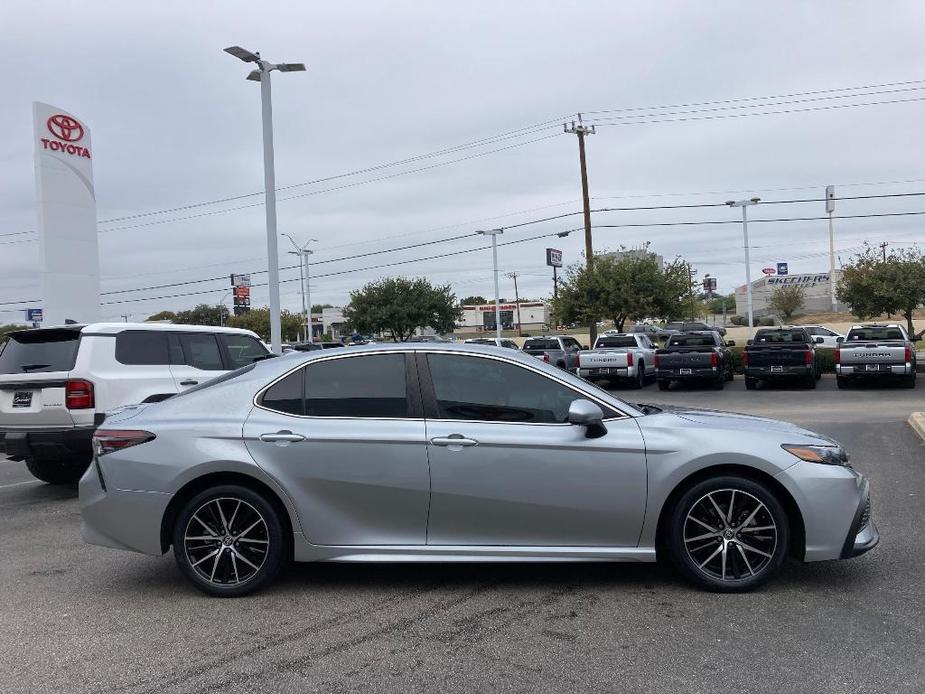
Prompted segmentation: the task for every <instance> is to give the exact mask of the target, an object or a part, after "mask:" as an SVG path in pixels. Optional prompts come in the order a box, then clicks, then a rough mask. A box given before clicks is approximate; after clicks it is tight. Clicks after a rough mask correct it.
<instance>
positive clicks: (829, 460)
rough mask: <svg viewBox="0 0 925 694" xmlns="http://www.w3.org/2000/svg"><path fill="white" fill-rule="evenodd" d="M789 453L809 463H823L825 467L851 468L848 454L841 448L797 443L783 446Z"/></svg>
mask: <svg viewBox="0 0 925 694" xmlns="http://www.w3.org/2000/svg"><path fill="white" fill-rule="evenodd" d="M781 448H783V449H784V450H785V451H787V452H788V453H792V454H793V455H795V456H796V457H797V458H799V459H800V460H805V461H806V462H807V463H823V464H824V465H844V466H845V467H851V464H850V463H849V462H848V454H847V453H846V452H845V449H844V448H842V447H841V446H812V445H810V446H807V445H803V444H796V443H784V444H781Z"/></svg>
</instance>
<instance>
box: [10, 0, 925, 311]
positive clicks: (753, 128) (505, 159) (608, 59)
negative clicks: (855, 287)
mask: <svg viewBox="0 0 925 694" xmlns="http://www.w3.org/2000/svg"><path fill="white" fill-rule="evenodd" d="M923 19H925V6H923V5H922V3H921V2H882V3H869V2H843V1H838V2H819V1H817V2H813V3H806V2H781V1H775V2H764V3H761V2H749V3H742V2H726V3H723V2H711V3H691V2H670V3H669V2H661V3H653V2H638V3H630V2H591V1H585V2H582V3H577V4H574V5H572V4H570V3H563V2H541V1H539V0H531V1H530V2H497V1H495V2H487V1H485V2H477V1H472V2H465V3H449V2H424V1H423V0H421V1H419V2H413V3H412V2H395V1H392V0H390V1H388V2H385V1H384V0H382V1H380V2H359V1H357V2H345V3H329V2H328V3H320V2H286V1H284V0H281V1H280V2H276V3H272V4H271V5H268V4H266V3H254V2H248V3H244V2H229V1H227V0H226V1H224V2H189V1H188V0H187V1H184V2H171V1H165V0H161V1H160V2H157V3H144V4H143V3H111V2H105V3H104V2H93V1H91V0H87V1H85V2H82V3H80V4H75V3H73V2H49V1H47V0H44V1H43V2H18V1H16V0H7V2H5V3H4V11H3V14H2V16H0V27H2V33H3V37H4V55H5V60H4V62H5V65H6V71H5V76H6V79H5V80H4V87H3V99H2V101H0V132H3V133H4V137H3V138H2V144H0V234H13V233H15V232H21V231H26V230H33V229H35V224H36V222H35V191H34V176H33V152H32V133H31V130H32V122H31V102H32V101H34V100H38V101H44V102H47V103H50V104H54V105H56V106H59V107H61V108H62V109H66V110H69V111H71V112H73V113H75V114H76V115H78V116H80V117H81V118H82V119H84V120H85V121H86V123H87V124H88V125H89V126H90V128H91V129H92V137H93V156H94V160H93V165H94V176H95V183H96V191H97V204H98V216H99V219H100V220H101V223H100V227H99V229H100V232H101V233H100V255H101V268H102V289H103V291H104V292H116V291H119V290H124V289H132V288H138V287H147V286H152V285H160V284H170V283H175V282H185V281H189V280H195V279H202V278H209V277H217V276H225V275H227V274H228V273H230V272H247V271H257V270H260V269H266V236H265V226H264V208H263V207H262V205H261V197H260V196H255V197H250V198H244V199H241V200H237V201H234V202H228V203H223V204H217V205H206V206H201V207H195V208H192V209H189V210H185V211H177V212H172V213H167V214H157V215H152V216H146V217H141V218H136V219H132V220H126V221H121V222H105V223H104V221H103V220H111V219H114V218H119V217H125V216H130V215H136V214H140V213H145V212H157V211H161V210H165V209H170V208H176V207H182V206H186V205H195V204H197V203H201V202H207V201H212V200H216V199H221V198H226V197H233V196H239V195H246V194H249V193H256V192H259V191H261V190H262V186H263V170H262V158H261V157H262V155H261V131H260V96H259V90H260V88H259V85H258V84H256V83H253V82H247V81H245V79H244V78H245V76H246V74H247V72H248V67H247V66H246V65H245V64H244V63H241V62H239V61H237V60H235V59H234V58H232V57H230V56H229V55H227V54H225V53H223V52H222V48H224V47H225V46H228V45H233V44H238V45H241V46H244V47H245V48H248V49H251V50H259V51H261V52H262V53H263V56H264V57H265V58H267V59H268V60H271V61H276V62H284V61H288V62H296V61H301V62H305V63H306V64H307V65H308V71H307V72H306V73H292V74H280V73H274V81H273V107H274V121H275V135H276V164H277V184H278V186H280V187H284V186H296V187H292V188H289V189H287V190H284V191H281V192H280V194H279V197H280V202H279V228H280V231H286V232H289V233H291V234H292V235H293V236H294V237H296V238H297V239H299V240H307V239H309V238H315V239H318V243H317V244H315V248H316V254H315V255H314V256H313V263H314V266H313V268H312V273H313V274H319V275H320V274H322V273H333V272H340V273H342V274H339V275H334V276H328V277H319V278H318V279H317V280H315V281H313V283H312V299H313V301H314V302H315V303H318V302H328V303H332V304H343V303H344V302H345V301H346V300H347V299H348V296H349V292H350V290H352V289H356V288H358V287H360V286H361V285H362V284H363V283H365V282H367V281H370V280H374V279H376V278H378V277H382V276H387V275H394V274H403V275H406V276H421V275H424V276H427V277H429V278H430V279H431V280H433V281H435V282H441V283H443V282H449V283H451V284H452V285H453V287H454V289H455V291H456V293H457V296H459V297H460V298H462V297H463V296H466V295H469V294H481V295H484V296H492V291H491V253H490V251H487V250H483V251H477V252H472V253H466V254H461V255H456V256H452V257H449V258H441V259H434V260H429V261H424V262H416V263H409V264H405V265H400V266H397V267H392V268H380V269H363V268H368V267H369V266H372V265H379V264H383V263H391V262H398V261H402V260H411V259H415V258H421V257H426V256H432V255H437V254H441V253H449V252H453V251H459V250H464V249H467V248H479V247H480V246H483V245H484V244H485V241H484V239H482V238H481V237H477V236H472V237H471V238H464V239H460V240H457V241H454V242H450V243H442V244H435V245H430V246H425V247H423V248H416V249H408V250H404V251H397V252H393V253H387V254H382V255H374V256H371V257H367V258H362V259H356V260H349V261H339V262H330V263H324V262H323V261H325V260H330V259H333V258H338V257H342V256H344V255H354V254H358V253H368V252H370V251H376V250H381V249H388V248H391V247H395V246H403V245H408V244H414V243H423V242H427V241H434V240H438V239H442V238H446V237H448V236H457V235H461V234H465V233H471V232H474V231H475V230H477V229H479V228H490V227H495V226H509V225H513V224H517V223H520V222H525V221H529V220H534V219H537V218H540V217H547V216H553V215H557V214H564V213H567V212H574V211H577V210H579V209H580V197H581V189H580V180H579V169H578V154H577V142H576V138H575V136H574V135H567V134H564V133H562V129H561V125H560V123H561V120H562V117H564V116H565V117H567V118H568V119H569V120H571V119H572V118H574V114H575V113H576V112H579V111H580V112H583V113H585V114H588V115H586V119H587V120H588V121H589V122H591V123H596V124H598V125H600V126H601V127H599V128H598V131H597V134H596V135H594V136H592V137H590V138H589V139H588V143H587V145H588V169H589V178H590V190H591V196H592V207H594V208H598V207H636V206H655V205H679V204H694V203H717V202H718V203H721V202H723V201H725V200H727V199H729V198H731V197H751V196H752V195H757V196H760V197H761V198H762V199H763V200H788V199H794V198H805V197H811V198H818V197H821V196H822V194H823V188H824V186H825V185H826V184H830V183H834V184H862V183H863V184H878V185H840V187H839V188H838V193H839V194H840V195H867V194H885V193H900V192H918V191H921V190H925V170H923V167H922V161H923V147H922V137H921V135H920V132H921V122H922V118H923V115H925V101H914V100H913V99H919V98H925V81H923V82H921V83H918V84H905V85H897V86H892V87H878V88H874V89H868V90H861V91H859V92H829V93H824V94H809V95H803V96H795V97H787V98H778V99H774V100H763V101H762V100H756V101H738V102H733V103H724V104H710V105H703V106H679V107H677V108H671V109H661V110H656V111H650V110H640V111H617V112H610V113H596V114H595V113H592V112H594V111H604V110H614V109H633V108H642V107H653V106H674V105H685V104H692V103H701V102H712V101H726V100H732V99H744V98H747V97H767V96H778V95H789V94H795V93H802V92H817V91H819V90H833V89H839V88H844V87H859V86H865V85H882V84H887V83H898V82H909V81H913V80H925V62H923V53H925V44H923V42H922V30H923ZM832 97H838V98H832ZM898 100H902V103H893V104H882V103H881V104H878V105H872V106H857V107H851V108H831V107H832V106H836V105H838V106H841V105H847V104H863V103H870V102H882V101H898ZM742 106H748V107H749V108H741V107H742ZM809 108H824V110H815V111H807V110H803V109H809ZM797 109H799V110H800V112H796V113H789V114H777V115H747V116H746V115H744V114H757V113H759V112H766V111H782V110H797ZM656 114H661V115H658V116H656ZM666 114H672V115H666ZM730 115H735V116H736V117H732V118H729V117H722V118H721V117H718V116H730ZM614 117H616V118H618V119H622V120H608V119H613V118H614ZM682 118H683V119H687V120H680V119H682ZM659 120H660V121H663V122H651V121H659ZM642 121H649V122H645V123H644V122H642ZM540 123H544V124H545V126H544V127H546V129H542V128H539V127H538V128H535V129H529V130H524V131H523V132H522V133H517V134H515V135H514V136H511V137H509V138H507V139H503V140H495V141H489V142H486V143H484V144H483V145H479V146H476V147H472V148H468V149H463V150H457V151H455V152H451V153H449V154H445V155H441V156H436V157H431V158H427V159H422V160H419V161H416V162H413V163H408V164H404V165H400V166H393V167H388V168H384V169H380V170H378V171H375V172H370V173H366V174H361V175H354V176H348V177H343V178H338V179H335V180H332V181H327V182H321V183H315V184H311V185H303V186H298V185H297V184H301V183H305V182H308V181H313V180H316V179H323V178H326V177H330V176H336V175H338V174H343V173H348V172H352V171H355V170H359V169H364V168H368V167H373V166H376V165H379V164H385V163H390V162H394V161H397V160H403V159H407V158H412V157H416V156H418V155H423V154H429V153H433V152H436V151H440V150H444V149H447V148H452V147H456V146H458V145H462V144H466V143H470V142H472V141H476V140H482V139H485V138H492V137H495V136H498V135H501V134H504V133H510V132H511V131H516V130H519V129H521V128H527V127H528V126H534V125H537V124H540ZM605 123H607V124H608V125H606V126H605V125H604V124H605ZM557 133H558V134H557ZM539 138H545V139H541V140H540V141H537V142H530V141H531V140H537V139H539ZM501 147H510V148H509V149H505V150H504V151H500V152H495V153H489V152H491V150H495V149H499V148H501ZM483 154H484V156H473V157H472V158H470V159H467V160H466V161H461V162H456V163H451V162H453V161H454V160H457V159H460V158H462V157H468V156H471V155H483ZM444 164H445V165H444ZM422 167H430V168H427V169H426V170H423V171H417V172H411V173H404V174H403V172H408V171H411V170H413V169H420V168H422ZM397 174H403V175H397ZM382 176H389V178H386V179H385V180H378V181H372V180H371V179H374V178H379V177H382ZM342 186H347V187H342ZM775 189H777V190H775ZM781 189H788V190H781ZM292 196H298V197H293V198H292V199H288V200H287V199H285V198H289V197H292ZM245 205H250V206H249V207H244V208H243V209H232V208H241V207H242V206H245ZM920 210H925V198H917V197H914V196H913V197H906V198H885V199H877V200H861V201H850V202H849V201H843V202H839V204H838V208H837V213H838V214H839V215H853V214H866V213H885V212H901V211H905V212H908V211H920ZM750 214H751V216H752V217H754V218H756V219H757V218H762V217H764V218H779V217H804V216H814V217H815V216H821V215H823V214H824V206H823V204H822V203H821V202H818V203H812V204H794V205H773V206H771V205H769V206H766V207H765V206H761V207H759V208H752V210H751V211H750ZM193 215H198V216H195V217H194V216H193ZM734 219H738V211H734V210H729V209H726V208H715V209H710V208H705V209H681V210H651V211H631V212H608V213H598V214H595V215H594V216H593V221H594V224H596V225H605V224H638V223H664V222H675V221H696V220H734ZM923 221H925V219H923V218H922V217H916V216H907V217H881V218H871V219H854V220H851V219H847V220H836V234H837V246H838V248H839V255H840V256H841V257H842V260H845V261H847V260H848V259H849V258H850V256H851V253H852V250H853V249H854V248H855V247H857V246H858V245H859V244H860V243H862V242H863V241H864V240H869V241H871V242H874V243H879V242H880V241H889V242H891V243H894V244H906V245H908V244H909V243H911V242H913V241H916V240H918V241H923V240H925V234H922V233H921V231H920V229H921V225H922V223H923ZM140 225H144V226H140ZM580 225H581V217H580V216H574V217H567V218H564V219H560V220H554V221H549V222H546V223H542V224H535V225H530V226H523V227H519V228H512V229H508V230H507V231H506V232H505V234H504V236H503V237H502V240H503V241H516V240H518V239H523V238H528V237H531V236H537V235H540V234H554V233H556V232H559V231H563V230H567V229H571V228H575V227H578V226H580ZM127 227H131V228H127ZM750 231H751V236H752V240H751V244H752V247H753V251H752V255H753V263H752V272H753V274H756V275H757V274H758V273H760V270H761V268H762V267H766V266H767V265H768V264H770V263H773V262H774V261H790V262H791V272H795V271H796V272H800V271H806V272H815V271H825V270H827V268H828V258H827V249H828V236H827V227H826V223H825V222H824V221H811V222H775V223H763V224H757V223H756V224H754V225H752V226H751V227H750ZM34 238H35V237H34V234H19V235H14V236H0V244H2V245H0V309H2V310H7V311H10V310H12V309H18V308H20V306H19V305H18V304H13V305H11V304H8V303H7V304H6V305H3V303H2V302H11V301H19V300H22V299H37V298H40V297H41V287H40V286H39V282H38V269H39V257H38V244H37V243H36V242H35V241H34V240H33V239H34ZM646 241H649V242H651V247H652V249H653V250H655V251H656V252H658V253H660V254H662V255H663V256H665V257H666V258H673V257H675V256H676V255H681V256H683V257H685V258H688V259H689V260H691V261H692V262H693V263H694V265H695V267H696V268H697V269H698V271H699V273H700V275H701V276H702V275H703V274H706V273H710V274H712V275H714V276H716V277H718V278H719V289H720V291H731V290H732V289H733V288H734V287H735V286H736V285H737V284H740V283H742V281H743V280H744V276H745V268H744V262H743V249H742V237H741V227H740V226H739V225H736V224H727V225H724V226H719V225H717V226H675V227H670V226H663V227H648V228H641V227H636V228H600V229H595V231H594V244H595V250H608V249H617V248H618V247H619V246H620V245H621V244H623V245H626V246H630V247H634V246H638V245H640V244H642V243H645V242H646ZM287 246H288V242H287V241H286V240H285V239H281V243H280V251H281V257H280V261H281V264H283V265H291V264H292V263H293V260H292V258H293V256H287V255H286V254H285V251H286V250H287ZM547 246H554V247H559V248H561V249H562V250H563V251H564V255H565V261H566V263H571V262H575V261H577V260H579V259H580V257H581V255H580V254H581V252H582V251H583V247H584V246H583V238H582V234H581V233H573V234H572V235H571V236H569V237H568V238H564V239H559V238H557V237H552V238H551V239H548V238H544V239H538V240H535V241H530V242H525V243H519V244H515V245H512V246H508V247H502V248H500V249H499V264H500V267H501V269H502V271H504V272H511V271H518V272H520V273H522V278H521V280H520V292H521V295H525V296H529V297H531V298H536V297H539V296H547V295H549V294H550V293H551V273H550V271H549V269H548V268H546V267H545V265H544V262H545V257H544V249H545V248H546V247H547ZM264 277H265V275H255V277H254V281H255V282H258V281H263V278H264ZM282 278H283V279H284V280H285V279H290V280H291V279H293V278H295V279H296V281H290V282H287V283H284V284H283V285H282V300H283V306H284V307H287V308H290V309H293V310H297V308H298V306H299V303H300V299H299V288H298V281H297V278H298V271H297V270H284V271H283V272H282ZM226 285H227V281H222V280H219V281H215V282H211V283H199V284H192V285H185V286H179V287H172V288H168V289H160V290H149V291H143V292H132V293H125V294H109V295H107V296H106V297H105V298H104V301H118V300H124V299H135V298H141V297H149V296H160V295H166V294H182V293H188V292H201V291H209V293H204V294H197V295H195V296H186V297H177V298H170V299H160V300H148V301H141V302H132V303H118V304H108V305H105V306H104V311H103V313H104V316H106V317H118V316H119V315H120V314H123V313H125V314H130V315H131V317H132V318H133V319H142V318H144V317H146V316H147V315H150V314H151V313H153V312H155V311H157V310H160V309H165V308H169V309H178V308H185V307H190V306H192V305H194V304H196V303H200V302H203V301H205V302H210V303H217V302H218V301H219V300H220V299H222V298H223V295H224V294H225V292H226V291H227V288H226ZM211 290H214V291H211ZM501 293H502V295H504V296H507V297H509V298H510V297H512V296H513V285H512V283H511V281H510V280H507V279H503V284H502V290H501ZM266 296H267V295H266V291H265V290H264V289H262V288H259V287H258V288H255V289H254V294H253V300H254V304H255V305H262V304H264V303H266V300H267V299H266ZM225 300H226V302H227V303H228V304H229V305H230V299H229V298H227V297H225ZM16 318H17V315H16V314H15V313H12V312H7V313H0V321H4V320H5V321H13V320H15V319H16Z"/></svg>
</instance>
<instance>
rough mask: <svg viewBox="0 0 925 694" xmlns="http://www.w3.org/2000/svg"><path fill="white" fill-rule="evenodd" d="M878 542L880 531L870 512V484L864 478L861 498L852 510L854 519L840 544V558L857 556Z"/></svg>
mask: <svg viewBox="0 0 925 694" xmlns="http://www.w3.org/2000/svg"><path fill="white" fill-rule="evenodd" d="M878 542H880V531H878V530H877V526H876V524H875V523H874V519H873V517H872V516H871V512H870V484H869V483H868V482H867V480H864V486H863V488H862V490H861V498H860V501H859V502H858V507H857V510H856V511H855V512H854V520H853V521H852V522H851V528H850V529H849V530H848V536H847V537H846V538H845V544H844V545H842V551H841V557H840V558H841V559H850V558H851V557H858V556H860V555H862V554H864V553H865V552H869V551H870V550H872V549H873V548H874V547H876V546H877V543H878Z"/></svg>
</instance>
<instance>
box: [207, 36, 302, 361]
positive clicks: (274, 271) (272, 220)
mask: <svg viewBox="0 0 925 694" xmlns="http://www.w3.org/2000/svg"><path fill="white" fill-rule="evenodd" d="M225 52H226V53H229V54H231V55H233V56H234V57H235V58H238V59H240V60H243V61H244V62H245V63H254V64H255V65H256V66H257V69H256V70H252V71H251V72H250V74H249V75H248V76H247V79H249V80H251V81H253V82H260V99H261V104H262V111H263V184H264V190H265V196H266V208H267V266H268V267H267V269H268V271H269V278H268V279H269V282H268V284H269V291H270V347H271V348H272V350H273V351H274V352H275V353H276V354H282V346H283V340H282V327H281V323H280V317H279V257H278V255H277V254H278V253H279V249H278V248H277V245H276V172H275V165H274V161H273V106H272V103H271V101H270V73H271V72H273V70H279V71H280V72H304V71H305V65H303V64H302V63H279V64H274V63H271V62H268V61H266V60H263V59H262V58H261V57H260V53H251V52H250V51H248V50H245V49H243V48H241V47H240V46H229V47H228V48H226V49H225Z"/></svg>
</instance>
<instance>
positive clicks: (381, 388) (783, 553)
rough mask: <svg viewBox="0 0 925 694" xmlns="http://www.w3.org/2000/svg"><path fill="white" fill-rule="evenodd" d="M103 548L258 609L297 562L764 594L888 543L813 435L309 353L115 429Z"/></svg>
mask: <svg viewBox="0 0 925 694" xmlns="http://www.w3.org/2000/svg"><path fill="white" fill-rule="evenodd" d="M93 449H94V458H93V462H92V464H91V466H90V468H89V469H88V470H87V473H86V474H85V475H84V477H83V478H82V479H81V482H80V505H81V511H82V530H81V532H82V536H83V538H84V540H85V541H87V542H90V543H93V544H98V545H104V546H107V547H115V548H120V549H127V550H133V551H136V552H144V553H146V554H155V555H159V554H163V553H165V552H167V551H169V550H170V549H171V548H172V549H173V553H174V556H175V557H176V561H177V564H178V565H179V567H180V570H181V571H182V573H183V574H185V575H186V577H187V578H188V579H189V580H190V581H191V582H192V583H193V584H194V585H195V586H196V587H198V588H200V589H201V590H203V591H205V592H206V593H209V594H211V595H216V596H238V595H243V594H245V593H249V592H252V591H254V590H256V589H258V588H260V587H262V586H265V585H267V584H268V583H269V582H271V581H272V579H273V578H274V577H275V576H276V575H277V574H278V573H279V571H280V569H281V568H282V567H283V566H284V565H285V564H286V563H287V562H288V561H290V560H295V561H342V562H344V561H353V562H357V561H362V562H499V561H503V562H525V561H527V562H540V561H633V562H651V561H655V560H656V559H657V558H658V559H663V558H664V559H666V560H669V561H670V562H671V563H672V564H673V565H674V566H675V567H676V568H677V570H678V571H679V572H680V573H681V574H682V575H683V576H684V577H686V578H687V579H688V580H690V581H691V582H693V583H694V584H696V585H698V586H700V587H703V588H706V589H710V590H716V591H741V590H747V589H751V588H754V587H756V586H758V585H760V584H762V583H763V582H765V581H767V580H768V579H769V578H771V577H772V576H773V575H774V574H775V573H776V572H777V571H778V570H779V569H780V567H781V565H782V563H783V562H784V561H785V560H786V559H787V558H788V557H791V558H795V559H796V560H799V561H806V562H810V561H820V560H827V559H846V558H849V557H853V556H856V555H858V554H861V553H863V552H866V551H867V550H869V549H871V548H872V547H874V545H876V544H877V541H878V540H879V534H878V532H877V528H876V526H875V524H874V521H873V520H872V518H871V514H870V500H869V485H868V482H867V480H866V479H865V478H864V477H863V475H861V474H860V473H859V472H858V471H857V470H855V469H854V468H853V467H852V466H851V464H850V462H849V458H848V454H847V452H846V451H845V450H844V449H843V448H842V447H841V446H840V445H839V444H838V443H837V442H835V441H833V440H831V439H829V438H827V437H825V436H821V435H819V434H815V433H813V432H811V431H807V430H805V429H802V428H800V427H797V426H795V425H793V424H788V423H785V422H780V421H774V420H770V419H762V418H758V417H751V416H745V415H739V414H730V413H723V412H717V411H710V410H694V409H680V408H671V409H669V408H660V407H656V406H653V405H642V404H631V403H628V402H625V401H623V400H620V399H619V398H616V397H614V396H613V395H611V394H609V393H607V392H606V391H604V390H601V389H598V388H597V387H595V386H593V385H591V384H589V383H587V382H585V381H583V380H580V379H578V378H577V377H575V376H572V375H571V374H569V373H566V372H564V371H563V370H561V369H557V368H555V367H553V366H550V365H548V364H545V363H543V362H541V361H540V360H538V359H534V358H532V357H530V356H529V355H527V356H525V355H523V354H520V353H518V352H516V351H515V350H509V349H502V348H496V347H485V346H481V345H477V346H472V345H452V344H444V343H418V344H400V345H384V344H382V345H369V346H364V347H357V348H354V349H351V350H346V351H345V350H323V351H315V352H304V353H299V352H296V353H293V354H290V355H286V356H283V357H280V358H276V359H270V360H266V361H261V362H258V363H255V364H252V365H250V366H246V367H244V368H242V369H239V370H237V371H233V372H230V373H228V374H226V375H224V376H221V377H219V378H216V379H214V380H212V381H209V382H206V383H203V384H201V385H199V386H197V387H194V388H191V389H190V390H188V391H186V392H184V393H182V394H180V395H177V396H174V397H171V398H169V399H167V400H164V401H162V402H159V403H150V404H142V405H134V406H128V407H124V408H121V409H119V410H116V411H114V412H112V413H110V414H109V416H107V417H106V419H105V421H104V423H103V424H102V426H101V427H100V428H99V429H98V430H97V431H96V434H95V436H94V439H93Z"/></svg>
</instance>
